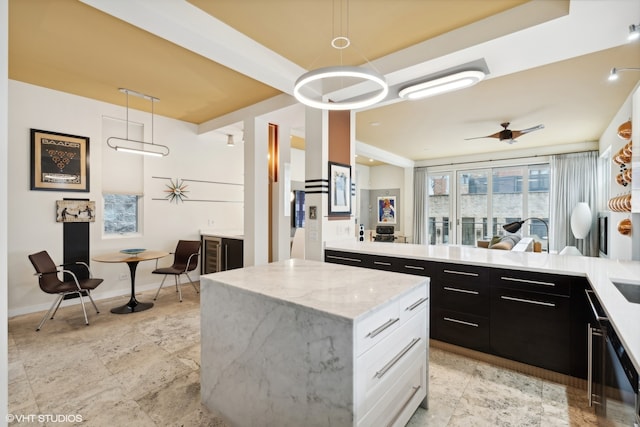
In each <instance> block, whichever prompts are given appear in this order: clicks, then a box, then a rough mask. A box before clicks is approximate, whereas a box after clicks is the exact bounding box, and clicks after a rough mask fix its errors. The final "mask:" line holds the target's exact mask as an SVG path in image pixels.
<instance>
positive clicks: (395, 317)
mask: <svg viewBox="0 0 640 427" xmlns="http://www.w3.org/2000/svg"><path fill="white" fill-rule="evenodd" d="M400 320H401V319H400V313H399V310H398V302H397V301H396V302H394V303H391V304H389V305H388V306H386V307H384V308H382V309H381V310H380V311H377V312H375V313H373V314H371V315H370V316H368V317H366V318H365V319H363V320H361V321H359V322H358V323H357V325H356V340H355V341H356V355H357V356H359V355H361V354H363V353H364V352H365V351H367V350H368V349H370V348H371V347H373V346H374V345H375V344H377V343H379V342H380V341H382V340H383V339H384V338H386V337H388V336H389V335H390V334H391V333H392V332H394V331H395V330H396V329H398V327H399V326H400V323H401V322H400Z"/></svg>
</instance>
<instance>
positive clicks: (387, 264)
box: [373, 261, 391, 266]
mask: <svg viewBox="0 0 640 427" xmlns="http://www.w3.org/2000/svg"><path fill="white" fill-rule="evenodd" d="M373 263H374V264H375V265H386V266H389V265H391V263H390V262H384V261H373Z"/></svg>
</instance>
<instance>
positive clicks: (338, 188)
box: [329, 162, 351, 216]
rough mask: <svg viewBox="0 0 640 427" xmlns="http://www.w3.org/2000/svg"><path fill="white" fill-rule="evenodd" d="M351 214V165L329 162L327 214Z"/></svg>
mask: <svg viewBox="0 0 640 427" xmlns="http://www.w3.org/2000/svg"><path fill="white" fill-rule="evenodd" d="M349 214H351V166H349V165H343V164H340V163H334V162H329V216H345V215H349Z"/></svg>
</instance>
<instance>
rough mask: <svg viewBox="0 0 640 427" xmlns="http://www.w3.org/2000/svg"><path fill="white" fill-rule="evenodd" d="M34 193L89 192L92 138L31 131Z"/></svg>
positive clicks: (37, 130) (36, 130) (32, 187)
mask: <svg viewBox="0 0 640 427" xmlns="http://www.w3.org/2000/svg"><path fill="white" fill-rule="evenodd" d="M31 190H45V191H82V192H88V191H89V138H88V137H86V136H77V135H68V134H65V133H58V132H49V131H46V130H39V129H31Z"/></svg>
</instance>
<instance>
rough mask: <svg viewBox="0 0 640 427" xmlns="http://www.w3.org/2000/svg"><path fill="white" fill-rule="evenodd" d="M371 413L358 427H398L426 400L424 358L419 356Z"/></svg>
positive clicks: (362, 418) (374, 406)
mask: <svg viewBox="0 0 640 427" xmlns="http://www.w3.org/2000/svg"><path fill="white" fill-rule="evenodd" d="M418 356H419V357H416V358H415V360H414V361H413V363H411V365H410V366H409V368H408V369H407V370H406V371H405V372H404V373H403V374H402V375H400V377H399V378H398V379H397V381H396V382H395V383H394V384H391V385H390V387H388V388H386V390H385V391H386V393H385V394H384V395H383V396H382V398H381V399H380V400H379V401H378V402H376V404H375V405H373V407H372V408H371V410H370V411H369V412H368V413H366V414H364V416H361V417H359V419H358V421H357V426H358V427H386V426H392V427H400V426H405V425H406V424H407V422H409V419H410V418H411V416H412V415H413V413H414V412H415V410H416V409H417V407H418V406H419V405H420V403H421V402H422V400H423V399H424V398H425V397H426V396H427V369H428V368H427V354H426V352H424V353H421V354H419V355H418Z"/></svg>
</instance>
